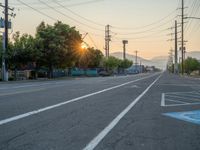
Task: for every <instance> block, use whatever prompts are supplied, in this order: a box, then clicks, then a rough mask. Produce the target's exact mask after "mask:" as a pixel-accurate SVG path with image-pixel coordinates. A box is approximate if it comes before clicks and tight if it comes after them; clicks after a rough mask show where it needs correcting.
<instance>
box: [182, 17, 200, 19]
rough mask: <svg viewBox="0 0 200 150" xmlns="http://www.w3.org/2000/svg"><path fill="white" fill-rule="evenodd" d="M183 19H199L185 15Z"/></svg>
mask: <svg viewBox="0 0 200 150" xmlns="http://www.w3.org/2000/svg"><path fill="white" fill-rule="evenodd" d="M184 19H200V18H199V17H185V18H184Z"/></svg>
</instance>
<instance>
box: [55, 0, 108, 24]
mask: <svg viewBox="0 0 200 150" xmlns="http://www.w3.org/2000/svg"><path fill="white" fill-rule="evenodd" d="M52 1H53V2H54V3H55V4H57V5H59V6H60V7H62V8H64V9H66V10H67V11H69V12H71V13H72V14H74V15H75V16H78V17H79V18H81V19H83V20H86V21H88V22H90V23H93V24H95V25H98V26H105V25H103V24H100V23H97V22H94V21H93V20H90V19H88V18H85V17H83V16H81V15H79V14H78V13H75V12H74V11H72V10H71V9H69V8H67V7H66V6H64V5H62V4H60V3H59V2H58V1H54V0H52Z"/></svg>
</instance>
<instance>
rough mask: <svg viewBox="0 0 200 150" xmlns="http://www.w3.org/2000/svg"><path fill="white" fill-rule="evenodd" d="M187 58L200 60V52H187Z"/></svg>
mask: <svg viewBox="0 0 200 150" xmlns="http://www.w3.org/2000/svg"><path fill="white" fill-rule="evenodd" d="M186 57H193V58H196V59H198V60H200V51H191V52H187V53H186Z"/></svg>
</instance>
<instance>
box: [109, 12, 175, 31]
mask: <svg viewBox="0 0 200 150" xmlns="http://www.w3.org/2000/svg"><path fill="white" fill-rule="evenodd" d="M175 12H176V10H173V11H172V12H171V13H170V14H168V15H167V16H165V17H163V18H161V19H159V20H157V21H155V22H153V23H151V24H148V25H144V26H138V27H133V28H129V27H117V26H112V27H113V28H116V29H121V30H136V29H141V28H145V27H149V26H152V25H155V24H158V23H160V22H161V21H163V20H165V19H166V18H168V17H170V16H171V15H173V14H174V13H175Z"/></svg>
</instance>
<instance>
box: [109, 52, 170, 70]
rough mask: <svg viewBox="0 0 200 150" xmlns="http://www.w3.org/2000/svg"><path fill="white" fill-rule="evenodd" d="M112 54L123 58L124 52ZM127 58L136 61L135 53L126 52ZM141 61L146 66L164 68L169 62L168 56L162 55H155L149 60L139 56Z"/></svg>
mask: <svg viewBox="0 0 200 150" xmlns="http://www.w3.org/2000/svg"><path fill="white" fill-rule="evenodd" d="M110 55H111V56H114V57H117V58H120V59H122V58H123V53H122V52H115V53H111V54H110ZM126 58H127V59H129V60H132V61H133V62H135V55H131V54H126ZM140 61H141V63H142V64H143V65H145V66H156V67H157V68H160V69H164V68H166V64H167V57H165V56H160V57H155V58H153V59H151V60H147V59H144V58H142V57H138V62H140Z"/></svg>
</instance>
